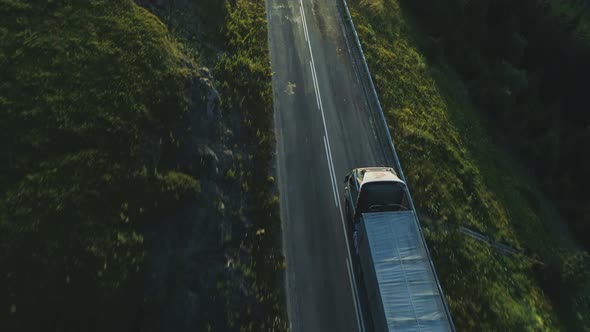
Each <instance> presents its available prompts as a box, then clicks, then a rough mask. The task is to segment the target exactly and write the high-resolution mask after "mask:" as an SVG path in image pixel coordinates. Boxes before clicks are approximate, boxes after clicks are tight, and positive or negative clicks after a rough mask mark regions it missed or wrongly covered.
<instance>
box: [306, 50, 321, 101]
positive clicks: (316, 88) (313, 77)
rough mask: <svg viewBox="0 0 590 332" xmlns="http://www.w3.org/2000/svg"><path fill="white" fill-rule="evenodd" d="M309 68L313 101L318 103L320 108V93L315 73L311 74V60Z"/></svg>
mask: <svg viewBox="0 0 590 332" xmlns="http://www.w3.org/2000/svg"><path fill="white" fill-rule="evenodd" d="M309 69H310V70H311V80H312V81H313V90H314V91H315V101H316V103H317V104H318V109H320V93H319V88H318V85H317V84H318V83H317V82H316V80H315V75H314V74H313V66H312V64H311V61H310V62H309Z"/></svg>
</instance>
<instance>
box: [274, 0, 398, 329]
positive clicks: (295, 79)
mask: <svg viewBox="0 0 590 332" xmlns="http://www.w3.org/2000/svg"><path fill="white" fill-rule="evenodd" d="M339 1H340V0H311V1H310V0H307V1H305V0H303V1H302V0H267V10H268V14H267V15H268V24H269V46H270V53H271V65H272V70H273V72H274V75H273V82H272V84H273V95H274V107H275V128H276V134H277V173H278V183H279V191H280V197H281V218H282V221H283V246H284V253H285V256H286V263H287V269H286V276H285V279H286V289H287V310H288V313H289V319H290V322H291V325H292V330H293V331H306V332H308V331H358V330H359V329H361V324H362V315H361V314H360V313H359V310H358V306H355V302H356V301H357V298H358V295H357V294H356V289H355V287H353V284H354V275H353V274H351V273H350V272H351V270H350V256H349V251H348V248H349V246H350V245H351V244H349V243H348V240H347V239H346V237H345V231H344V220H343V215H342V213H343V207H342V202H343V197H342V194H343V183H342V182H343V179H344V176H345V175H346V174H347V173H348V172H349V171H350V170H351V169H353V168H355V167H362V166H376V165H393V159H391V158H392V157H388V156H387V154H386V152H384V151H387V150H388V149H387V148H383V146H384V143H383V139H382V138H381V136H383V135H380V136H379V135H377V132H378V130H375V128H376V127H375V126H382V123H381V122H379V120H378V118H377V115H376V114H375V111H374V110H371V109H370V107H369V106H368V104H367V100H368V99H367V98H366V93H365V90H364V89H363V85H362V84H361V82H363V81H362V80H361V79H359V78H362V76H359V75H362V74H361V71H360V70H357V68H359V67H358V64H357V63H356V62H355V61H354V59H356V58H357V56H358V55H355V56H354V57H353V56H352V54H354V53H352V54H351V52H358V51H357V50H356V49H355V48H354V46H353V45H354V44H353V42H352V41H351V40H350V37H348V36H347V34H346V33H345V31H344V22H343V20H342V18H341V15H340V10H339V8H338V6H340V3H339ZM347 38H348V39H347ZM349 45H350V48H349Z"/></svg>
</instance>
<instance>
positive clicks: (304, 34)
mask: <svg viewBox="0 0 590 332" xmlns="http://www.w3.org/2000/svg"><path fill="white" fill-rule="evenodd" d="M299 11H300V12H301V20H302V21H301V23H302V24H303V36H304V37H305V41H306V42H307V41H308V40H309V38H307V36H308V33H307V25H306V24H305V16H304V14H303V6H300V7H299Z"/></svg>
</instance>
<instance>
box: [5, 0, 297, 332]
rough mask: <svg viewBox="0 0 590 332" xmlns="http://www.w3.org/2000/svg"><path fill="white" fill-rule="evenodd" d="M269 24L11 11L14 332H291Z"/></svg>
mask: <svg viewBox="0 0 590 332" xmlns="http://www.w3.org/2000/svg"><path fill="white" fill-rule="evenodd" d="M146 8H147V10H146ZM264 8H265V6H264V1H259V0H257V1H245V0H236V1H207V0H203V1H174V2H172V1H170V2H168V1H137V2H133V1H131V0H125V1H117V2H110V1H102V0H97V1H91V2H67V1H52V2H46V3H36V2H34V3H31V2H28V1H19V0H10V1H9V0H0V17H2V20H1V21H0V73H2V74H1V76H2V81H1V82H0V126H1V128H0V135H2V139H1V141H2V143H0V144H2V146H1V147H2V150H3V151H4V154H3V155H2V157H1V158H2V160H1V162H0V167H1V168H2V169H1V170H0V186H1V189H2V190H1V194H0V247H1V248H0V265H1V266H2V269H1V271H0V279H1V280H2V283H1V285H0V329H1V330H6V331H38V330H48V329H49V330H67V331H72V330H83V331H104V330H109V331H117V330H120V331H129V330H133V329H142V330H146V331H160V330H170V329H173V330H176V331H182V330H243V331H260V330H269V329H272V328H274V329H275V330H281V329H285V328H286V327H285V314H284V310H283V299H282V298H281V294H280V291H279V289H280V287H281V285H280V280H281V277H280V275H281V273H282V269H283V265H282V256H281V252H280V243H279V242H278V241H279V239H280V236H279V232H280V222H279V220H278V206H277V205H278V199H277V198H276V196H275V193H274V189H273V188H274V179H273V178H272V176H271V174H272V172H271V169H270V165H271V158H272V152H273V151H274V149H273V144H274V136H273V133H272V120H271V119H272V105H271V104H272V99H271V92H270V91H271V88H270V67H269V60H268V50H267V45H266V34H267V33H266V23H265V9H264ZM150 12H151V13H150ZM154 14H155V15H154ZM191 14H192V15H191ZM207 67H209V68H211V69H207Z"/></svg>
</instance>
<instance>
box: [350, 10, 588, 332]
mask: <svg viewBox="0 0 590 332" xmlns="http://www.w3.org/2000/svg"><path fill="white" fill-rule="evenodd" d="M378 2H379V3H377V4H376V3H375V2H372V3H371V4H370V5H369V4H368V3H365V2H364V1H360V2H359V1H353V2H352V4H351V7H352V15H353V21H354V22H355V25H356V27H357V31H358V33H359V37H360V39H361V42H362V44H363V48H364V50H365V55H366V57H367V61H368V64H369V67H370V68H371V71H372V74H373V78H374V80H375V84H376V88H377V90H378V93H379V96H380V99H381V103H382V106H383V109H384V112H385V114H386V117H387V120H388V123H389V125H390V131H391V133H392V136H393V139H394V142H395V144H396V147H397V150H398V153H399V155H400V159H401V162H402V165H403V166H404V170H405V172H406V176H407V180H408V184H409V186H410V188H411V190H412V192H413V196H414V200H415V202H416V205H417V209H418V210H420V211H421V212H422V213H425V214H427V215H429V216H430V217H432V218H434V219H435V220H438V221H442V222H451V223H455V224H459V225H463V226H466V227H469V228H471V229H474V230H476V231H478V232H481V233H484V234H487V235H489V236H491V237H493V238H494V239H495V240H497V241H501V242H504V243H506V244H508V245H510V246H512V247H514V248H516V249H519V250H521V251H523V252H524V253H526V254H527V255H528V256H532V257H535V258H537V259H540V260H547V259H548V258H549V257H552V259H559V258H555V257H556V255H555V254H554V252H555V251H556V250H557V248H558V246H559V245H562V243H561V240H560V239H559V236H558V235H556V234H555V222H559V221H555V220H552V219H553V218H556V216H557V213H556V212H555V210H554V209H553V208H552V207H551V206H550V205H549V206H544V204H546V201H544V200H543V198H542V197H541V196H540V195H539V194H538V190H537V188H536V187H535V185H534V182H533V181H532V180H531V179H530V178H529V177H528V176H526V174H525V173H524V171H522V170H521V169H520V167H519V166H518V164H517V163H516V162H514V161H513V159H512V158H511V157H510V156H509V155H508V154H507V153H505V152H503V151H502V150H501V149H499V148H497V147H496V146H494V144H493V142H491V139H490V135H489V134H488V132H487V130H488V129H487V127H486V125H485V119H484V118H482V117H481V116H480V115H479V114H478V113H477V111H476V110H475V109H474V108H473V106H472V105H471V104H470V102H469V98H468V96H467V93H466V92H465V91H466V88H465V87H464V86H463V84H462V83H461V81H460V80H459V79H458V78H457V77H456V75H454V74H453V72H452V71H451V70H449V69H447V67H446V66H445V65H444V64H442V65H441V64H437V65H431V64H429V63H427V61H426V59H425V58H424V57H423V56H422V55H421V52H420V50H419V47H418V41H419V40H423V39H425V37H424V36H423V35H421V34H420V33H421V32H420V29H419V28H418V27H417V26H416V25H414V24H413V22H411V21H409V20H408V17H407V16H406V15H404V14H403V9H402V8H400V5H399V2H398V1H397V0H382V1H378ZM426 233H427V240H428V242H429V247H430V249H431V251H432V254H433V257H434V260H435V265H436V266H437V271H438V273H439V276H440V278H441V282H442V286H443V289H444V291H445V294H446V296H447V298H448V302H449V305H450V308H451V311H452V314H453V318H454V321H455V323H456V325H457V328H458V330H474V331H501V330H509V331H543V330H556V329H559V328H563V327H564V325H565V324H564V321H563V319H561V320H560V319H559V317H558V315H557V313H556V310H554V309H553V306H554V305H556V303H554V302H552V301H551V299H550V298H549V296H548V295H546V294H545V292H544V291H543V288H542V286H543V285H544V284H543V281H542V280H543V277H542V274H543V273H545V270H541V272H539V267H537V266H533V265H532V263H530V261H528V260H526V259H524V257H521V256H520V255H516V256H503V255H500V254H498V253H497V252H495V251H493V250H492V249H490V248H489V247H486V246H485V245H483V244H481V243H478V242H476V241H474V240H472V239H470V238H466V237H465V236H464V235H460V234H457V233H454V232H449V231H447V230H444V229H442V228H436V230H435V231H427V232H426ZM569 301H570V303H572V300H571V299H570V300H569ZM572 308H573V307H572ZM577 308H578V309H577V310H580V311H581V312H583V311H582V310H583V308H584V307H583V306H578V307H577ZM578 320H579V321H578V322H577V323H574V324H573V326H575V327H576V329H581V328H582V326H583V324H584V320H585V322H588V317H587V316H584V314H583V315H582V317H581V318H578ZM568 324H569V323H568ZM570 327H571V326H570Z"/></svg>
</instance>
